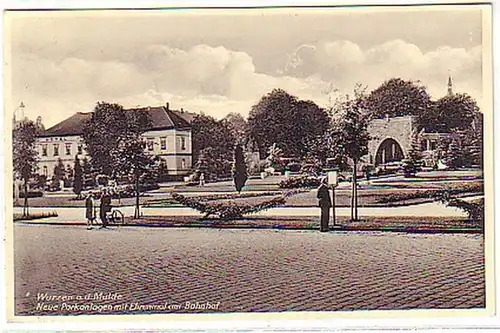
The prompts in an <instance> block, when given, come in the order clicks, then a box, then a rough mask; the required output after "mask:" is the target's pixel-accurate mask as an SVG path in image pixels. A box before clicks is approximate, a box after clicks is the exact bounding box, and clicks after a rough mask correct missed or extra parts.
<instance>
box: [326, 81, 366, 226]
mask: <svg viewBox="0 0 500 333" xmlns="http://www.w3.org/2000/svg"><path fill="white" fill-rule="evenodd" d="M365 91H366V88H364V87H362V86H361V85H359V84H358V85H356V86H355V88H354V98H351V97H349V96H346V99H345V100H343V101H342V100H340V101H338V102H337V103H336V105H334V109H335V112H334V114H335V115H336V119H335V120H334V122H333V125H332V127H333V129H334V131H335V132H337V133H341V145H342V147H343V148H342V149H343V150H344V152H345V154H346V156H347V157H349V158H350V159H351V161H352V164H353V168H352V170H353V174H352V197H351V219H352V220H357V219H358V198H357V196H358V193H357V167H358V163H359V161H360V159H361V157H362V156H364V155H366V154H367V153H368V142H369V140H370V135H369V133H368V123H369V121H370V114H369V113H368V111H367V109H366V95H365Z"/></svg>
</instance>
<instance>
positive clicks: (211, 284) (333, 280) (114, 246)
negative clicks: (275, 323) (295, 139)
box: [14, 224, 485, 315]
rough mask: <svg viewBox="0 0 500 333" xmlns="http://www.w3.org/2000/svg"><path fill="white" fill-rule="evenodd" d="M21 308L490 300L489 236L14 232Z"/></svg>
mask: <svg viewBox="0 0 500 333" xmlns="http://www.w3.org/2000/svg"><path fill="white" fill-rule="evenodd" d="M14 240H15V248H14V261H15V262H14V267H15V272H14V274H15V276H14V277H15V314H16V315H55V314H63V315H74V314H125V313H126V314H145V313H192V312H196V313H199V312H210V313H213V312H281V311H352V310H404V309H468V308H484V307H485V274H484V272H485V268H484V245H483V237H482V235H458V234H404V233H390V232H370V233H367V232H364V233H355V232H330V233H319V232H317V231H284V230H218V229H182V228H178V229H175V228H138V227H114V228H112V229H109V230H97V229H94V230H90V231H89V230H86V229H85V228H84V227H83V226H82V227H79V226H28V225H22V224H20V225H16V226H15V229H14Z"/></svg>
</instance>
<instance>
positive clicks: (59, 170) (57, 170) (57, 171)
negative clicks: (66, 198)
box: [52, 158, 66, 187]
mask: <svg viewBox="0 0 500 333" xmlns="http://www.w3.org/2000/svg"><path fill="white" fill-rule="evenodd" d="M65 175H66V170H65V168H64V164H63V162H62V160H61V158H58V159H57V164H56V166H55V167H54V176H53V177H52V182H53V183H54V184H55V186H56V187H59V182H60V181H61V180H63V179H64V177H65Z"/></svg>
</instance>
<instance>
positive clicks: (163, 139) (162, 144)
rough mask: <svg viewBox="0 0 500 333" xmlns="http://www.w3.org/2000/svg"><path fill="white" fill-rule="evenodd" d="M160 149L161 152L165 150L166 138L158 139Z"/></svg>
mask: <svg viewBox="0 0 500 333" xmlns="http://www.w3.org/2000/svg"><path fill="white" fill-rule="evenodd" d="M160 147H161V150H166V149H167V138H160Z"/></svg>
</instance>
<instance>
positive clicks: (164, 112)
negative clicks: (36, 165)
mask: <svg viewBox="0 0 500 333" xmlns="http://www.w3.org/2000/svg"><path fill="white" fill-rule="evenodd" d="M125 111H145V112H148V113H149V116H150V117H151V123H152V126H151V127H150V128H149V129H148V130H160V129H173V128H175V129H182V128H190V127H191V121H192V120H193V119H194V117H195V116H196V114H194V113H190V112H186V111H177V110H170V109H168V108H166V107H164V106H155V107H145V108H133V109H125ZM91 117H92V112H77V113H75V114H74V115H72V116H71V117H69V118H67V119H65V120H63V121H61V122H60V123H58V124H56V125H54V126H52V127H50V128H49V129H47V130H45V131H44V132H43V133H42V134H41V135H40V136H42V137H47V136H70V135H82V134H83V130H84V127H85V122H86V121H88V120H90V119H91Z"/></svg>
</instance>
